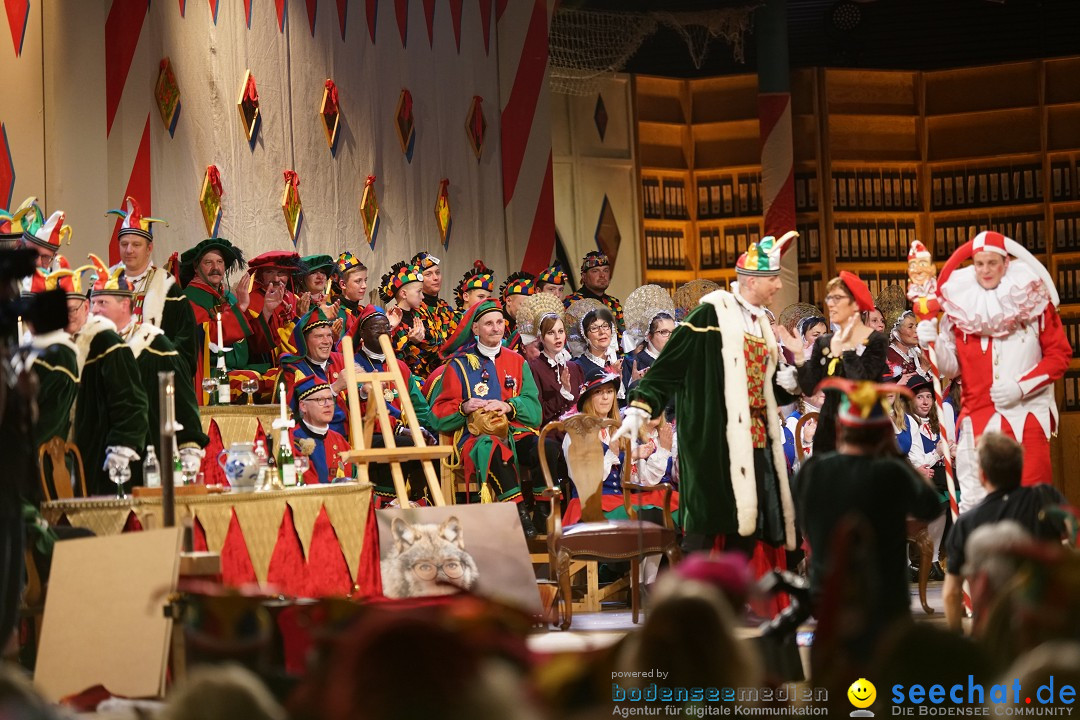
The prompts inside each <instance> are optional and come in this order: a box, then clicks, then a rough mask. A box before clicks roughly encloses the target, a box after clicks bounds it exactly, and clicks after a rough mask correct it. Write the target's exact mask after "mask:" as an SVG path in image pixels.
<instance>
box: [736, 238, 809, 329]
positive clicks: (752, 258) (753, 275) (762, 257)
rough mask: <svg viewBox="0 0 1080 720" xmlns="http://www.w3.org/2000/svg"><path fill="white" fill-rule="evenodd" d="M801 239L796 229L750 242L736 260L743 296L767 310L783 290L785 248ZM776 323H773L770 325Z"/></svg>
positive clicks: (739, 289) (740, 289)
mask: <svg viewBox="0 0 1080 720" xmlns="http://www.w3.org/2000/svg"><path fill="white" fill-rule="evenodd" d="M798 236H799V233H797V232H795V231H794V230H792V231H790V232H787V233H784V234H783V235H782V236H780V238H779V239H777V238H774V237H773V236H772V235H766V236H765V237H763V238H762V239H761V240H760V241H759V242H755V243H750V247H748V248H747V249H746V252H744V253H743V254H742V255H740V256H739V259H738V260H736V261H735V276H736V277H737V278H738V281H739V288H738V291H739V295H740V296H742V298H743V299H744V300H746V301H747V302H748V303H750V304H751V305H755V306H757V307H766V306H768V305H771V304H772V302H773V300H774V299H775V298H776V293H778V292H779V291H780V288H781V287H783V282H782V281H781V280H780V258H781V256H782V255H783V252H784V248H785V246H787V244H788V243H789V242H790V241H791V240H792V239H793V238H796V237H798ZM771 322H772V321H771V320H770V323H771Z"/></svg>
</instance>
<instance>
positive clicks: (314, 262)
mask: <svg viewBox="0 0 1080 720" xmlns="http://www.w3.org/2000/svg"><path fill="white" fill-rule="evenodd" d="M302 260H303V263H304V265H305V266H306V267H307V271H306V272H302V273H299V275H298V278H299V279H300V282H299V285H300V291H301V292H309V293H311V294H312V295H314V296H317V297H325V296H326V295H328V294H329V293H330V278H331V277H333V275H334V269H335V267H336V263H335V262H334V259H333V258H332V257H330V256H329V255H308V256H307V257H305V258H302Z"/></svg>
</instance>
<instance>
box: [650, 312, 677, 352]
mask: <svg viewBox="0 0 1080 720" xmlns="http://www.w3.org/2000/svg"><path fill="white" fill-rule="evenodd" d="M674 331H675V318H674V317H673V316H671V315H670V314H668V313H666V312H662V313H659V314H657V315H656V316H655V317H653V319H652V322H650V323H649V342H650V343H652V346H653V347H654V348H656V351H657V352H660V351H661V350H663V349H664V346H665V345H667V343H668V340H670V339H671V333H672V332H674Z"/></svg>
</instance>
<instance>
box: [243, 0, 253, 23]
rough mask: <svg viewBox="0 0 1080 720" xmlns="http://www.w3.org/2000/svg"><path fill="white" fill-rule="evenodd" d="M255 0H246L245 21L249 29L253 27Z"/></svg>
mask: <svg viewBox="0 0 1080 720" xmlns="http://www.w3.org/2000/svg"><path fill="white" fill-rule="evenodd" d="M252 2H253V0H244V21H245V22H247V26H248V30H250V29H251V3H252Z"/></svg>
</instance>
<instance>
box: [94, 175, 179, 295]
mask: <svg viewBox="0 0 1080 720" xmlns="http://www.w3.org/2000/svg"><path fill="white" fill-rule="evenodd" d="M105 214H106V215H116V216H117V217H119V218H120V228H119V230H117V232H116V244H117V245H118V246H119V248H120V261H121V262H122V263H124V270H125V272H126V273H127V274H128V275H134V276H139V275H142V274H143V273H144V272H146V270H147V268H149V267H150V253H151V252H153V249H154V223H159V222H165V221H164V220H159V219H157V218H152V217H145V216H144V215H143V214H142V209H141V208H140V207H139V203H138V202H136V200H135V198H133V197H131V196H130V195H129V196H128V197H127V198H125V199H124V209H123V210H109V211H108V212H107V213H105ZM165 224H166V225H168V223H165Z"/></svg>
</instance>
